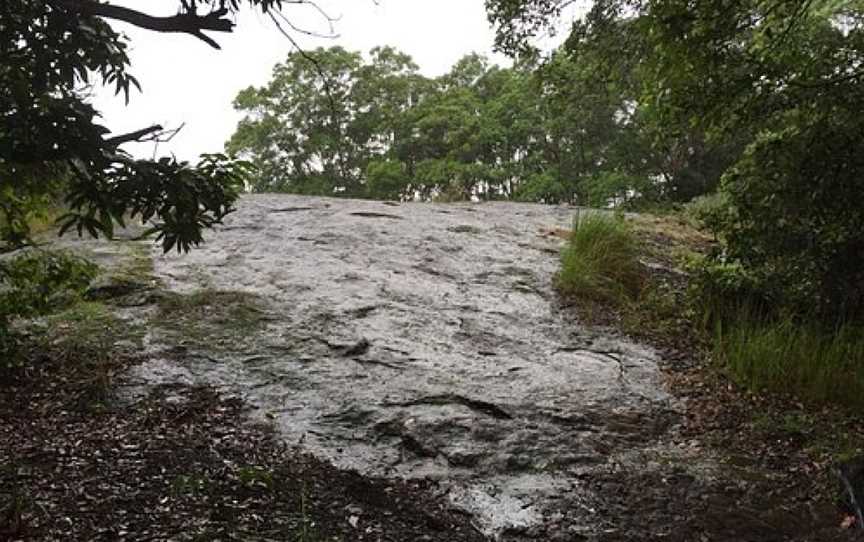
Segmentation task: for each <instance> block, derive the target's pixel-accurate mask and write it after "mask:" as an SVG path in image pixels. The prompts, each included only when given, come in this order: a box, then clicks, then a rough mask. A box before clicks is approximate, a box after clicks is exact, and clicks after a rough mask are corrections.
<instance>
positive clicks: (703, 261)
mask: <svg viewBox="0 0 864 542" xmlns="http://www.w3.org/2000/svg"><path fill="white" fill-rule="evenodd" d="M688 271H689V273H690V282H689V291H688V296H689V298H690V302H691V304H692V305H693V306H694V309H695V312H696V313H697V314H698V315H699V316H700V318H701V322H700V327H701V329H702V330H706V331H707V330H710V329H713V328H715V327H716V326H724V325H727V324H730V323H732V322H735V321H736V320H738V319H739V318H741V317H742V316H744V315H746V316H747V317H748V318H759V319H763V318H767V317H768V316H769V312H770V307H771V303H770V300H769V298H768V295H767V293H766V291H765V286H764V284H763V283H761V282H760V281H759V280H758V279H757V278H756V277H754V276H753V274H752V273H750V272H749V271H748V270H747V269H745V268H744V267H743V266H742V265H741V264H740V263H738V262H718V261H716V260H713V259H710V258H704V257H701V258H695V259H694V260H693V261H691V262H690V263H689V265H688Z"/></svg>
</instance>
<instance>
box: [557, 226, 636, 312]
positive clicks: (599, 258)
mask: <svg viewBox="0 0 864 542" xmlns="http://www.w3.org/2000/svg"><path fill="white" fill-rule="evenodd" d="M557 285H558V289H559V290H560V291H561V292H562V293H563V294H565V295H568V296H574V297H577V298H581V299H587V300H590V301H596V302H611V303H616V304H621V303H624V302H626V301H628V300H633V299H635V298H636V297H637V296H638V294H639V292H640V290H641V289H642V285H643V273H642V266H641V264H640V263H639V260H638V245H637V239H636V237H635V235H634V234H633V232H632V230H631V229H630V227H629V226H628V225H627V223H626V222H624V219H623V218H621V217H617V216H614V215H611V214H607V213H602V212H591V213H586V214H581V215H578V216H577V217H576V219H575V220H574V222H573V233H572V234H571V236H570V239H569V241H568V243H567V246H566V247H565V248H564V251H563V252H562V254H561V271H560V272H559V274H558V277H557Z"/></svg>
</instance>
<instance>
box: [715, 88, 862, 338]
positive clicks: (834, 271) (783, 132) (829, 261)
mask: <svg viewBox="0 0 864 542" xmlns="http://www.w3.org/2000/svg"><path fill="white" fill-rule="evenodd" d="M841 95H842V94H839V93H838V98H839V96H841ZM843 100H844V101H850V102H849V103H851V101H854V99H853V97H852V96H847V97H844V98H843ZM844 103H845V102H844ZM784 121H785V124H786V127H785V128H783V129H776V130H774V131H765V132H763V133H762V134H760V135H759V136H758V137H757V139H756V140H755V141H754V142H753V143H752V144H751V145H750V146H749V147H748V148H747V150H746V152H745V153H744V156H743V157H742V159H741V160H740V161H739V162H738V164H737V165H736V166H735V167H734V168H733V169H732V170H731V171H730V172H729V173H727V174H726V175H725V176H724V179H723V190H724V191H725V192H727V193H728V194H729V198H730V203H731V205H732V207H733V209H734V217H733V218H734V219H733V220H729V221H727V222H726V223H725V224H722V226H721V227H720V229H721V230H722V234H723V238H724V241H725V243H726V246H727V247H726V248H727V251H728V256H729V257H730V258H733V259H735V260H737V261H740V262H741V263H742V264H743V265H744V266H745V267H746V268H748V269H749V270H751V272H752V273H753V274H754V275H755V276H759V277H761V280H763V281H764V282H765V283H766V284H771V285H772V288H773V289H774V291H775V293H776V294H777V295H776V298H775V301H776V302H777V303H778V304H779V305H782V306H783V307H784V308H786V309H787V310H790V311H792V312H795V313H798V314H802V315H808V316H809V317H811V318H814V319H817V320H820V321H822V322H823V323H825V324H826V325H829V326H833V325H835V324H836V323H837V322H841V321H848V320H850V319H855V320H861V319H864V207H862V205H861V201H862V200H864V183H862V181H861V179H862V177H864V153H861V151H860V149H861V148H862V145H864V120H862V117H861V115H860V114H859V113H858V112H857V111H856V112H853V111H851V110H848V109H847V108H846V106H843V107H841V106H840V105H837V107H835V108H834V109H828V110H824V111H807V110H804V111H799V112H794V113H790V114H789V115H788V116H787V118H785V119H784Z"/></svg>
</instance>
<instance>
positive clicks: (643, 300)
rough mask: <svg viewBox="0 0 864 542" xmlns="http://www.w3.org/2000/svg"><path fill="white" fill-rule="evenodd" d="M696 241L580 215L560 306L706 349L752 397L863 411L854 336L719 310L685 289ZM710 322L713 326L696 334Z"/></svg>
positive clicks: (707, 297)
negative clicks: (574, 304) (576, 304)
mask: <svg viewBox="0 0 864 542" xmlns="http://www.w3.org/2000/svg"><path fill="white" fill-rule="evenodd" d="M706 238H707V236H700V235H699V234H698V233H697V232H695V230H693V228H692V227H691V226H689V225H688V224H687V222H686V220H675V219H658V218H651V217H645V216H639V217H632V218H631V219H628V220H624V219H622V218H621V217H616V216H615V215H613V214H611V213H606V212H587V213H586V212H583V213H581V214H580V215H579V216H577V218H576V220H575V221H574V226H573V231H572V234H571V236H570V238H569V240H568V243H567V245H566V247H565V248H564V250H563V251H562V254H561V270H560V272H559V274H558V277H557V282H556V283H557V286H558V289H559V291H560V292H561V294H562V295H563V296H565V297H566V298H572V299H576V300H577V301H583V302H584V304H585V305H587V306H588V307H589V309H590V311H588V312H590V314H587V315H586V316H588V317H589V320H598V322H599V323H602V324H608V323H614V324H615V325H618V326H619V327H620V328H622V330H623V331H625V332H627V333H629V334H633V335H637V336H641V337H643V338H649V339H652V340H654V342H660V343H663V344H670V343H672V344H680V343H681V342H692V341H698V342H700V343H703V344H706V345H708V346H709V349H710V351H711V352H712V353H713V356H712V357H713V358H714V359H715V360H716V361H717V362H718V363H719V367H720V368H721V369H722V370H723V371H725V372H726V373H728V375H729V376H731V377H732V378H733V379H734V380H735V381H736V382H737V383H738V384H740V385H742V386H745V387H746V388H747V389H749V390H751V391H753V392H772V393H777V394H782V395H787V396H792V397H795V398H796V400H800V401H805V402H810V403H812V404H835V405H840V406H843V407H846V408H851V409H861V408H864V330H862V329H861V327H860V326H855V325H851V324H849V325H845V326H839V327H837V328H834V329H831V330H825V329H823V328H821V327H820V326H818V325H816V324H814V323H810V322H807V321H806V320H803V321H802V320H793V319H791V318H781V319H772V320H767V319H765V318H753V317H752V316H751V312H750V311H748V310H746V308H743V307H744V305H742V306H741V308H738V309H736V308H735V307H736V305H735V303H734V302H733V303H730V302H729V299H730V297H729V296H730V295H732V293H727V292H725V291H720V292H719V293H718V290H717V288H718V287H716V286H715V287H714V288H713V289H712V290H711V291H710V292H706V290H705V289H704V288H700V287H696V288H694V287H693V286H694V284H690V281H689V280H688V273H687V268H688V265H689V264H692V262H693V261H694V256H696V255H697V254H699V253H700V252H704V250H705V248H706ZM688 262H689V264H688ZM727 275H728V274H724V275H723V276H722V277H721V278H722V279H723V280H721V282H723V281H725V280H727V279H730V277H728V276H727ZM732 278H734V277H732ZM729 287H730V286H729V285H723V284H721V285H720V286H719V288H720V289H721V290H722V289H723V288H729ZM731 288H732V289H734V290H736V292H737V291H738V290H741V289H742V288H743V287H741V285H740V284H737V285H733V286H731ZM733 293H734V292H733ZM598 304H599V305H600V306H601V308H602V310H601V311H598ZM730 307H732V308H731V309H730ZM603 313H605V314H603ZM598 314H599V316H598ZM610 314H614V316H609V315H610ZM716 315H722V322H723V323H722V325H720V324H712V325H708V326H705V327H704V328H703V323H704V321H706V320H707V319H708V318H709V317H710V318H716Z"/></svg>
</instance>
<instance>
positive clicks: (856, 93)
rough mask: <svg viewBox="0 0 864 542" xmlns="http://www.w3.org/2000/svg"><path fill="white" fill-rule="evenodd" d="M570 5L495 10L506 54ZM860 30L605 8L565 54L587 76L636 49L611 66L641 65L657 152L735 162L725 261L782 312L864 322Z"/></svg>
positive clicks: (760, 2) (840, 20)
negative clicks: (672, 143)
mask: <svg viewBox="0 0 864 542" xmlns="http://www.w3.org/2000/svg"><path fill="white" fill-rule="evenodd" d="M567 4H570V2H567V1H565V0H534V1H515V0H487V7H488V11H489V16H490V19H491V20H492V21H493V22H494V23H496V25H497V28H498V39H497V43H498V46H499V47H501V48H502V49H504V50H507V51H510V52H513V53H514V54H518V53H523V52H524V51H527V50H530V49H531V38H532V36H534V35H536V34H537V32H538V31H540V30H541V29H543V28H544V27H546V26H547V25H549V24H552V23H553V22H554V17H555V15H556V13H559V12H560V10H561V9H562V8H563V7H565V6H566V5H567ZM862 23H864V3H862V2H860V1H854V0H853V1H838V0H747V1H741V2H708V1H697V2H690V1H684V0H664V1H652V0H644V1H641V0H599V1H597V2H594V4H593V6H592V8H591V10H590V11H589V12H588V14H587V15H586V16H585V18H584V19H583V20H581V21H580V22H578V23H576V24H575V25H574V26H573V29H572V33H571V35H570V36H569V40H568V41H567V44H566V45H565V49H566V50H568V51H569V52H570V53H571V54H572V55H574V57H575V58H577V59H578V61H577V62H580V63H581V62H583V61H584V58H585V57H584V55H583V52H584V50H585V48H586V47H587V48H589V49H596V47H597V46H600V47H607V46H609V45H610V44H611V45H613V47H611V48H610V49H609V50H610V51H615V48H614V44H615V43H621V42H624V43H630V44H632V43H637V44H638V49H639V51H640V53H639V54H638V55H635V56H630V57H628V56H625V57H624V58H625V60H624V61H623V62H622V61H621V60H617V61H616V60H615V58H612V57H608V60H609V62H610V63H611V64H612V65H614V66H622V65H626V64H627V63H628V61H627V60H626V58H638V67H637V68H636V73H637V75H638V79H639V86H638V88H637V92H636V93H635V98H634V99H635V101H636V103H637V104H638V107H637V109H638V110H640V111H641V113H642V114H644V115H645V117H646V118H648V119H650V120H649V123H650V125H651V127H652V129H653V131H654V132H655V133H656V134H658V138H657V139H656V140H663V139H666V138H668V137H670V136H672V137H673V138H679V140H680V141H683V142H684V143H685V145H686V146H685V149H686V151H687V154H689V155H690V156H691V157H693V156H694V155H695V154H698V150H699V148H700V147H701V145H702V143H703V142H707V143H708V144H712V145H719V146H721V147H725V148H726V149H728V150H729V154H728V156H727V158H728V160H720V161H719V162H716V163H714V165H711V166H710V168H711V169H714V168H716V169H717V171H719V173H720V174H721V175H722V183H721V189H722V190H723V192H724V193H725V194H726V195H727V197H728V201H729V204H730V205H729V207H728V208H726V209H724V210H723V213H722V216H720V217H718V218H717V219H716V220H715V221H714V224H715V225H716V226H717V229H718V233H719V234H720V235H721V238H722V239H723V240H724V249H725V250H724V252H723V254H722V255H721V257H722V258H723V259H724V260H725V261H734V262H739V263H741V264H742V265H743V266H744V269H746V270H747V272H748V273H751V274H752V275H753V276H754V277H755V279H756V280H757V282H759V283H760V284H761V285H762V286H761V288H762V290H763V294H764V295H765V296H767V297H768V298H769V299H770V300H771V304H772V305H775V306H780V307H784V310H791V311H793V312H794V313H798V314H801V313H806V314H811V315H812V314H814V313H815V314H816V315H817V316H819V318H821V319H823V320H826V321H828V322H836V321H837V320H838V319H840V320H843V319H848V318H856V319H857V318H861V317H864V272H862V269H864V266H862V263H864V214H862V211H861V205H860V202H861V201H862V198H864V182H862V175H864V162H862V159H861V157H862V152H861V150H862V148H864V125H862V116H861V114H860V112H861V111H862V110H864V94H862V88H864V87H862V85H861V79H862V77H864V25H862ZM622 25H625V26H627V27H628V28H632V29H633V34H632V37H634V40H635V41H634V40H630V39H629V38H630V37H631V35H629V34H628V35H627V37H628V39H622V38H623V36H624V35H623V34H622V33H621V32H620V28H621V26H622ZM613 54H614V53H613ZM694 129H695V134H696V135H697V139H696V140H694V139H692V138H691V137H690V136H688V135H687V134H688V131H693V130H694ZM680 138H683V139H680ZM671 149H674V147H670V150H671ZM675 154H676V153H675V152H671V153H669V155H668V159H672V158H674V156H675ZM698 163H699V162H698V161H697V164H698ZM701 168H703V166H700V169H701ZM702 170H703V171H704V169H702Z"/></svg>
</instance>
